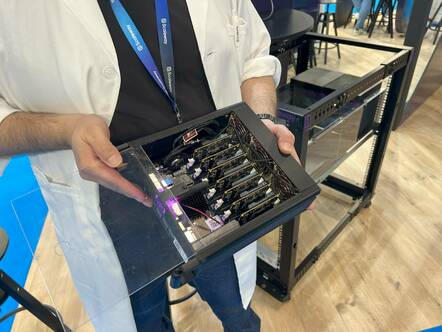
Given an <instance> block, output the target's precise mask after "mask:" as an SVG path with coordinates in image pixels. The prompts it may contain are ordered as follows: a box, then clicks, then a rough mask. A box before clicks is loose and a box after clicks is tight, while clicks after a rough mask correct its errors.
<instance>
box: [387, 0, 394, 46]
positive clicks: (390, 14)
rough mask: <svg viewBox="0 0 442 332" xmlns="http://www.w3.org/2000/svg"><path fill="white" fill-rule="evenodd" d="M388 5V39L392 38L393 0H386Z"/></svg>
mask: <svg viewBox="0 0 442 332" xmlns="http://www.w3.org/2000/svg"><path fill="white" fill-rule="evenodd" d="M387 3H388V11H389V13H388V27H389V29H390V37H391V38H393V37H394V35H393V34H394V31H393V30H394V29H393V0H387Z"/></svg>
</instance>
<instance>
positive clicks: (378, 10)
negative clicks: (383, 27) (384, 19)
mask: <svg viewBox="0 0 442 332" xmlns="http://www.w3.org/2000/svg"><path fill="white" fill-rule="evenodd" d="M383 4H384V0H381V1H380V2H379V4H378V7H377V8H376V12H375V13H374V17H373V20H372V21H371V22H370V27H369V28H368V38H371V35H372V34H373V30H374V28H375V26H376V21H377V20H378V16H379V12H380V11H381V8H382V6H383Z"/></svg>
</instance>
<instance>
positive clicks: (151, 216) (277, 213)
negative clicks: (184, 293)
mask: <svg viewBox="0 0 442 332" xmlns="http://www.w3.org/2000/svg"><path fill="white" fill-rule="evenodd" d="M119 149H120V151H121V154H122V156H123V162H124V167H122V168H120V169H119V171H120V172H121V174H122V175H123V176H124V177H126V178H127V179H128V180H130V181H132V182H134V183H135V184H137V185H138V186H139V187H140V188H142V190H143V191H144V192H146V194H148V195H149V196H150V197H151V198H152V201H153V208H152V209H150V210H145V207H143V206H141V207H139V208H137V207H136V208H135V209H134V208H133V207H132V208H130V209H125V208H124V204H130V203H126V201H124V199H122V198H121V196H118V194H115V193H112V192H110V191H108V190H105V189H103V188H102V192H103V194H102V195H101V198H102V200H105V201H106V202H107V205H106V206H108V207H109V208H108V209H107V210H103V211H104V213H105V214H112V215H114V217H113V218H112V219H113V220H115V218H117V219H118V220H122V221H123V220H124V223H125V224H124V225H126V223H127V224H128V225H132V226H131V227H132V228H133V230H134V234H139V232H138V231H137V230H142V229H149V230H154V231H155V232H157V233H158V234H157V235H153V234H152V235H151V236H149V241H152V243H149V244H140V245H139V247H140V248H143V246H148V247H149V248H150V249H149V250H150V251H149V254H152V255H157V256H158V257H161V264H164V265H165V269H176V268H177V266H180V265H182V264H183V263H184V262H188V264H190V265H188V264H186V266H189V269H191V267H190V266H191V265H192V264H193V265H192V266H196V265H198V262H197V261H195V260H193V258H194V257H198V260H200V259H201V260H204V259H205V258H208V257H209V256H210V255H212V254H214V253H216V252H217V251H219V250H220V249H223V253H224V252H226V250H227V252H229V253H230V255H231V254H233V253H234V252H236V251H238V250H239V249H241V248H242V247H243V246H245V245H247V244H249V243H251V241H254V240H256V239H257V238H258V237H260V236H262V235H264V234H265V232H268V231H270V230H272V229H273V228H275V227H278V226H279V225H281V224H283V223H284V222H286V221H288V220H290V218H292V217H294V216H295V215H296V214H298V213H300V212H301V211H303V210H304V209H306V208H307V206H308V205H309V204H310V202H311V201H312V200H313V199H314V197H315V196H316V195H317V194H318V192H319V188H318V187H317V186H316V184H315V183H314V182H313V181H312V180H311V179H310V178H309V177H308V176H307V175H306V174H305V172H304V170H303V169H302V168H301V167H300V166H299V165H298V164H297V163H296V161H295V160H294V159H292V158H291V157H289V156H284V155H282V154H281V153H279V150H278V146H277V141H276V139H275V137H274V136H273V135H272V133H271V132H270V131H269V130H268V129H267V128H266V127H265V125H264V124H263V123H262V121H261V120H259V119H258V118H257V117H256V115H255V114H254V113H253V112H252V111H251V110H250V109H249V108H248V107H247V106H246V105H245V104H239V105H236V106H233V107H232V108H230V109H226V110H220V111H216V112H213V113H211V114H208V115H207V116H205V117H202V118H199V119H196V120H194V121H191V122H190V123H185V124H181V125H179V126H177V127H175V128H171V129H168V130H166V131H164V132H160V133H157V134H154V135H151V136H148V137H144V138H140V139H138V140H135V141H133V142H129V143H127V144H125V145H124V146H121V147H119ZM136 204H138V203H136ZM119 214H121V216H120V217H118V216H115V215H119ZM155 216H156V217H155ZM158 223H159V224H160V225H161V226H159V225H158ZM154 224H157V226H155V225H154ZM115 225H116V224H112V225H110V224H109V225H107V227H111V229H113V228H114V227H115ZM125 227H126V226H124V227H123V226H122V229H123V230H124V232H126V228H125ZM161 228H162V229H163V230H164V232H163V231H161V230H160V229H161ZM111 233H112V234H111V236H112V237H113V239H114V243H117V244H118V245H123V244H120V242H118V241H119V239H118V237H115V238H114V236H115V235H117V234H115V233H113V232H111ZM143 238H145V237H143ZM115 241H117V242H115ZM156 241H158V244H157V243H154V242H156ZM164 241H165V242H164ZM173 248H175V250H176V251H173V250H174V249H173ZM165 250H167V252H166V251H165ZM140 252H143V253H144V251H140ZM124 254H125V252H124ZM143 255H144V254H143ZM181 260H182V261H181ZM147 261H149V260H145V259H143V262H144V263H143V264H147ZM127 268H128V269H132V267H129V266H128V267H127ZM148 270H149V269H147V270H146V269H143V271H148ZM150 270H151V271H154V270H155V271H157V267H154V266H152V269H150ZM150 270H149V271H150ZM155 273H156V272H155ZM158 273H162V272H161V271H160V269H158Z"/></svg>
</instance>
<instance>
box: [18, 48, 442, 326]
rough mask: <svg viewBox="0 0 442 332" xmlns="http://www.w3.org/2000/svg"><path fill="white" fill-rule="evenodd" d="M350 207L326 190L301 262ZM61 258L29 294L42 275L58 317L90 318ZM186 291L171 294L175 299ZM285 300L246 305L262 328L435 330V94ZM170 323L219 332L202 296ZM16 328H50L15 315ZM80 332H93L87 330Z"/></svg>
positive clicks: (441, 172)
mask: <svg viewBox="0 0 442 332" xmlns="http://www.w3.org/2000/svg"><path fill="white" fill-rule="evenodd" d="M332 52H333V51H332ZM342 53H343V60H342V61H340V62H338V61H337V60H336V59H334V57H333V56H331V58H330V67H333V66H334V68H338V69H339V70H342V71H345V72H349V73H352V74H357V75H362V74H364V73H365V72H367V71H369V70H370V69H371V68H372V67H374V66H376V65H377V64H379V61H382V58H383V57H387V56H388V54H387V55H386V54H382V53H376V54H367V53H360V52H358V51H356V50H354V48H350V47H347V48H346V47H344V48H343V50H342ZM331 54H332V53H331ZM344 60H345V61H344ZM330 67H329V68H330ZM369 149H370V144H369V143H368V144H366V146H364V147H363V148H362V149H360V151H359V152H358V153H357V154H356V155H355V156H354V157H352V158H351V159H350V160H348V161H347V162H346V163H345V164H344V165H343V166H342V167H341V168H340V170H339V171H340V172H343V173H346V174H353V175H354V176H355V177H361V175H363V172H364V170H362V169H360V167H359V165H360V162H361V160H363V159H364V158H366V157H367V153H368V151H369ZM348 204H349V202H348V201H347V200H346V199H345V198H344V197H341V196H339V195H336V194H335V193H333V192H332V191H331V190H324V192H323V193H322V194H321V197H320V199H319V202H318V205H317V209H316V210H315V211H313V212H307V213H306V214H305V215H304V216H303V218H302V223H301V230H300V234H301V235H300V239H301V240H300V241H301V242H300V244H299V251H298V252H299V257H298V258H299V259H301V258H302V257H303V256H305V255H306V253H307V252H308V250H309V249H311V248H312V246H313V245H314V244H316V243H317V242H318V241H319V240H320V239H321V238H322V237H323V236H324V235H325V234H326V232H327V230H329V229H330V228H331V227H333V226H334V224H335V223H336V220H337V217H339V216H341V215H342V214H343V213H345V207H346V206H348ZM276 236H277V234H276V233H274V234H271V235H269V236H267V237H266V239H265V240H264V241H263V243H265V244H266V245H268V246H270V247H273V246H276V240H275V239H276ZM48 250H51V251H52V252H54V251H55V252H59V249H58V248H57V243H56V238H55V236H54V230H53V225H52V223H51V222H50V220H48V221H47V223H46V225H45V229H44V231H43V235H42V238H41V241H40V243H39V246H38V248H37V250H36V257H38V259H40V260H43V261H44V257H45V255H47V254H48V253H47V251H48ZM59 253H60V255H59V256H58V258H56V257H55V256H53V257H55V258H56V259H52V260H51V261H50V262H49V263H48V264H46V265H43V267H41V266H40V268H38V267H37V266H36V264H33V265H32V267H31V271H30V274H29V277H28V280H27V283H26V288H27V289H29V290H31V292H32V293H34V294H36V295H37V296H38V297H39V298H40V299H41V300H42V301H44V302H46V303H51V302H50V301H51V299H50V298H49V297H48V296H47V291H46V289H45V282H44V281H43V278H42V276H41V274H40V272H43V274H44V275H45V276H46V277H45V278H46V282H47V284H51V285H56V287H53V286H50V288H51V293H54V292H56V294H53V295H55V296H56V298H57V299H56V303H57V306H61V308H60V309H61V311H62V313H63V315H64V317H65V320H66V321H67V322H69V321H79V320H80V321H81V320H84V319H87V318H86V316H85V313H84V311H83V309H82V307H81V304H80V301H79V300H78V298H77V296H76V294H75V290H74V288H73V287H72V283H71V281H70V280H69V277H68V276H69V274H68V272H67V267H66V265H65V262H64V261H63V259H62V255H61V252H59ZM48 279H49V280H48ZM186 292H188V289H186V288H183V289H181V290H179V291H172V297H177V296H180V295H183V294H185V293H186ZM291 295H292V299H291V301H290V302H288V303H280V302H278V301H276V300H275V299H273V298H272V297H271V296H269V295H267V293H265V292H264V291H263V290H261V289H260V288H257V289H256V292H255V296H254V299H253V305H252V306H253V308H254V310H255V311H256V312H257V313H258V315H259V316H260V317H261V320H262V331H264V332H273V331H282V332H284V331H306V332H307V331H313V332H316V331H417V330H421V329H424V328H428V327H431V326H435V325H441V324H442V87H440V88H439V89H438V90H436V91H435V92H434V93H433V95H432V96H431V98H430V99H428V100H427V101H426V102H425V103H423V104H422V105H421V107H420V109H419V110H418V111H417V112H415V113H414V114H413V115H412V116H411V117H410V118H409V119H408V121H407V122H406V123H405V124H404V125H403V126H402V127H401V128H400V129H399V130H398V131H396V132H394V133H392V136H391V141H390V144H389V148H388V152H387V155H386V159H385V162H384V167H383V170H382V174H381V176H380V179H379V185H378V187H377V193H376V196H375V198H374V201H373V204H372V205H371V207H370V208H368V209H365V210H363V211H362V212H361V214H360V215H358V216H357V217H356V218H355V219H354V221H353V222H352V223H351V224H350V225H349V226H348V227H347V228H346V229H345V230H344V232H343V233H342V234H341V235H340V236H339V237H338V238H337V240H336V241H335V242H334V243H333V244H332V245H331V247H330V248H329V249H328V251H326V253H324V255H323V256H321V258H320V260H319V261H318V262H317V264H316V265H315V266H314V267H313V268H312V269H311V270H310V271H309V272H308V273H307V275H305V276H304V278H303V279H302V280H301V281H300V283H299V284H298V285H297V286H296V287H295V289H294V290H293V291H292V294H291ZM60 299H61V300H60ZM60 301H61V302H60ZM173 319H174V324H175V328H176V331H177V332H181V331H182V332H185V331H189V332H190V331H192V332H193V331H196V332H199V331H202V332H203V331H204V332H206V331H211V332H212V331H213V332H217V331H222V328H221V325H220V323H219V322H218V321H217V319H216V318H215V317H214V315H213V314H212V313H211V311H210V309H209V307H208V306H207V304H206V303H204V302H202V301H201V299H200V298H199V296H195V297H194V298H192V299H191V300H189V301H187V302H185V303H183V304H180V305H178V306H174V307H173ZM13 331H17V332H23V331H25V332H27V331H32V332H34V331H36V332H38V331H48V330H47V329H46V328H44V327H43V326H42V325H41V324H40V323H38V322H37V321H36V320H35V319H33V318H32V316H30V315H29V314H27V313H21V314H19V315H18V316H17V319H16V321H15V323H14V327H13ZM81 331H93V329H92V328H91V327H90V326H84V327H83V328H82V329H81Z"/></svg>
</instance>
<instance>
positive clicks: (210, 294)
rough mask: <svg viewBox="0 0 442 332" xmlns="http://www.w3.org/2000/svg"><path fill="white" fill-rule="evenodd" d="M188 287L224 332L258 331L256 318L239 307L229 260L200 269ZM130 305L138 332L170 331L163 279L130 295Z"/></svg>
mask: <svg viewBox="0 0 442 332" xmlns="http://www.w3.org/2000/svg"><path fill="white" fill-rule="evenodd" d="M190 284H191V285H192V286H193V287H195V288H196V289H197V290H198V293H199V295H200V296H201V298H202V299H203V300H204V301H206V302H207V303H208V304H209V305H210V307H211V308H212V310H213V312H214V313H215V315H216V316H217V317H218V318H219V320H220V321H221V322H222V324H223V327H224V331H225V332H258V331H260V325H261V323H260V319H259V317H258V316H257V315H256V314H255V313H254V312H253V310H252V309H251V308H250V307H249V308H248V309H247V310H244V308H243V305H242V302H241V294H240V292H239V286H238V278H237V274H236V266H235V262H234V260H233V257H229V258H228V259H226V260H224V261H223V262H222V263H220V264H218V265H216V266H212V267H208V268H206V269H204V268H203V269H201V271H200V273H199V274H198V276H197V277H196V278H195V279H194V280H192V282H191V283H190ZM131 303H132V310H133V313H134V318H135V323H136V325H137V330H138V332H147V331H149V332H151V331H155V332H157V331H158V332H160V331H164V332H166V331H167V332H172V331H174V329H173V325H172V322H170V320H169V319H168V318H167V315H166V310H167V309H168V308H167V305H168V304H167V291H166V288H165V280H164V279H161V280H158V281H157V282H156V284H155V285H154V287H149V289H143V290H141V291H139V292H137V293H135V294H134V295H132V296H131Z"/></svg>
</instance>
